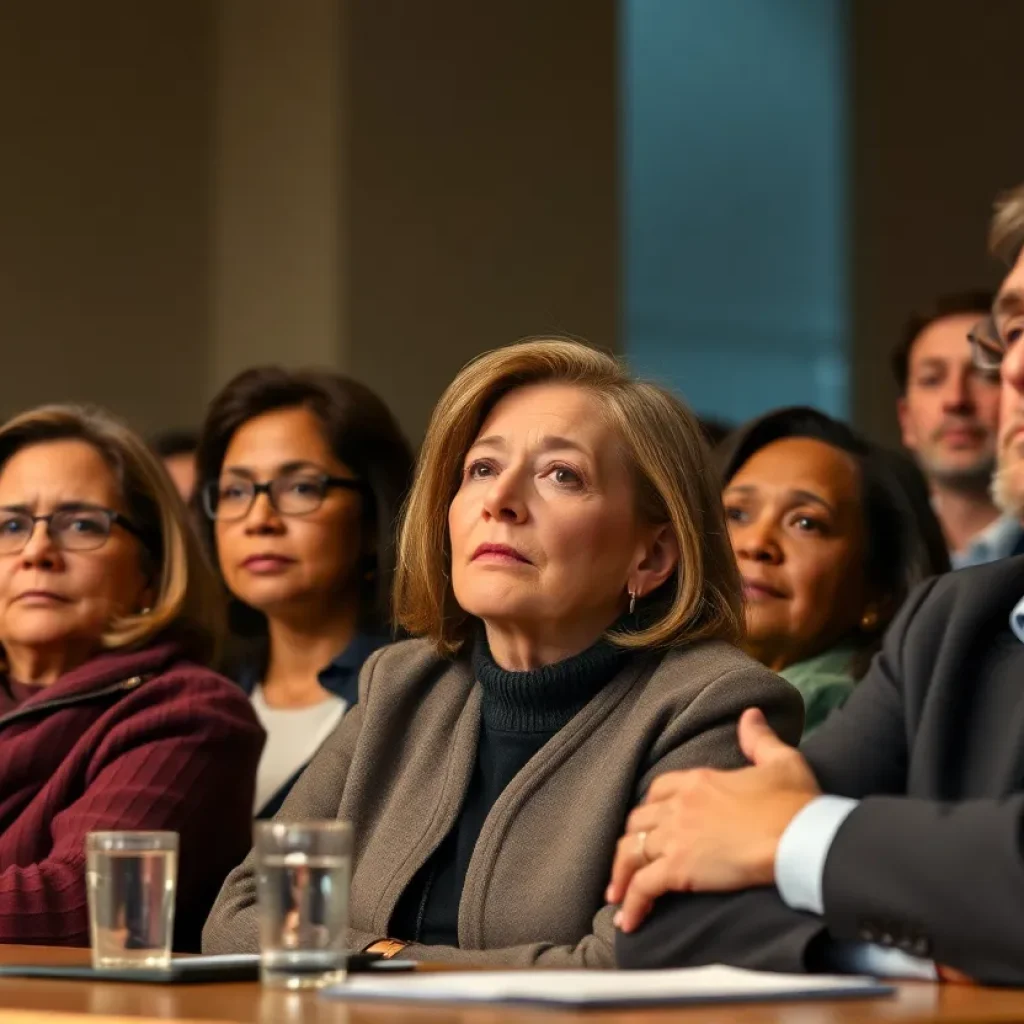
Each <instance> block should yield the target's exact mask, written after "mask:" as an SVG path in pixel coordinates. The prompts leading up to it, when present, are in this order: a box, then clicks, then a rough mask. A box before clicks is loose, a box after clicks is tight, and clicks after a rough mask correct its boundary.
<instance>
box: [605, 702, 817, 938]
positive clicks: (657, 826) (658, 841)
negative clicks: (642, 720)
mask: <svg viewBox="0 0 1024 1024" xmlns="http://www.w3.org/2000/svg"><path fill="white" fill-rule="evenodd" d="M739 743H740V748H741V749H742V751H743V753H744V754H745V756H746V757H747V759H748V760H749V761H750V762H751V765H752V767H750V768H741V769H739V770H738V771H731V772H723V771H714V770H711V769H695V770H692V771H684V772H670V773H667V774H665V775H662V776H659V777H658V778H657V779H655V780H654V782H653V783H652V784H651V787H650V789H649V790H648V792H647V795H646V796H645V798H644V801H643V803H642V804H640V806H639V807H637V808H636V809H635V810H634V811H633V813H632V814H631V815H630V816H629V820H628V821H627V824H626V834H625V835H624V836H623V837H622V838H621V839H620V840H619V844H618V849H617V852H616V856H615V863H614V866H613V868H612V881H611V884H610V885H609V887H608V892H607V898H608V901H609V902H610V903H619V904H621V908H620V910H619V913H618V914H617V915H616V923H617V924H618V926H619V927H620V928H621V929H622V930H623V931H626V932H629V931H632V930H633V929H635V928H636V927H637V926H638V925H639V924H640V923H641V922H642V921H643V919H644V918H645V917H646V916H647V914H648V913H649V911H650V909H651V907H652V905H653V903H654V900H655V899H657V897H658V896H660V895H662V894H663V893H665V892H670V891H674V892H688V891H692V892H726V891H732V890H737V889H748V888H752V887H755V886H762V885H771V884H773V882H774V880H775V853H776V850H777V848H778V845H779V840H780V839H781V838H782V834H783V833H784V832H785V831H786V828H787V827H788V825H789V823H790V822H791V821H792V820H793V818H794V817H796V815H797V814H798V813H799V812H800V811H801V810H802V809H803V808H804V807H805V806H806V805H807V804H808V803H810V801H811V800H813V799H814V798H815V797H817V796H819V795H820V794H821V791H820V789H819V788H818V784H817V781H816V780H815V778H814V774H813V773H812V772H811V769H810V767H809V766H808V764H807V762H806V761H805V760H804V758H803V756H802V755H801V754H800V752H799V751H798V750H796V749H795V748H794V747H790V746H788V745H787V744H785V743H783V742H782V741H781V740H780V739H779V738H778V736H776V734H775V733H774V732H773V731H772V729H771V727H770V726H769V725H768V723H767V721H766V720H765V718H764V715H762V714H761V712H760V711H758V710H757V709H750V710H748V711H746V712H744V714H743V716H742V717H741V719H740V723H739Z"/></svg>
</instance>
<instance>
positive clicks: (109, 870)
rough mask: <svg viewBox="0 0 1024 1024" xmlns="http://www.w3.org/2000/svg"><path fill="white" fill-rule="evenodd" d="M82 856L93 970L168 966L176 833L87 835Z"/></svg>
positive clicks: (172, 925) (98, 833)
mask: <svg viewBox="0 0 1024 1024" xmlns="http://www.w3.org/2000/svg"><path fill="white" fill-rule="evenodd" d="M85 854H86V882H87V889H88V894H89V929H90V933H91V936H92V965H93V967H95V968H96V969H97V970H104V969H122V970H124V969H129V970H130V969H132V968H139V969H141V970H153V969H154V968H155V969H160V968H166V967H169V966H170V962H171V939H172V937H173V934H174V892H175V887H176V885H177V880H178V834H177V832H90V833H89V835H88V836H86V840H85Z"/></svg>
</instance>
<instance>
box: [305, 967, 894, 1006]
mask: <svg viewBox="0 0 1024 1024" xmlns="http://www.w3.org/2000/svg"><path fill="white" fill-rule="evenodd" d="M894 991H895V989H894V988H893V987H892V986H891V985H882V984H879V983H878V982H877V981H875V980H874V979H872V978H857V977H846V976H838V975H821V974H771V973H768V972H766V971H745V970H741V969H740V968H737V967H723V966H720V965H715V966H712V967H685V968H679V969H677V970H667V971H586V970H579V971H556V970H552V971H545V970H533V971H438V972H436V973H431V972H428V973H423V974H403V975H390V976H389V975H380V976H377V975H374V974H372V973H371V974H356V975H352V976H351V977H350V978H349V979H348V980H347V981H346V982H345V983H344V984H342V985H333V986H331V987H330V988H328V989H326V990H324V995H325V996H327V997H328V998H333V999H346V1000H384V1001H401V1002H444V1003H524V1004H533V1005H547V1006H563V1007H587V1006H589V1007H595V1008H597V1007H609V1006H642V1005H653V1004H659V1003H660V1004H679V1003H715V1002H752V1001H768V1000H788V999H840V998H868V997H877V996H887V995H891V994H892V993H893V992H894Z"/></svg>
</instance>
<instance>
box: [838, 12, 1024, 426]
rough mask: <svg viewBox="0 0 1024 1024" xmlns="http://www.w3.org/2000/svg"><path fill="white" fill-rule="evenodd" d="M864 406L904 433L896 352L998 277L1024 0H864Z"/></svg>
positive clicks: (1018, 118)
mask: <svg viewBox="0 0 1024 1024" xmlns="http://www.w3.org/2000/svg"><path fill="white" fill-rule="evenodd" d="M849 9H850V12H851V18H852V26H851V28H852V38H851V42H852V46H853V54H852V56H853V59H852V63H851V66H852V71H853V95H852V101H853V118H854V130H853V138H852V141H851V154H852V165H851V188H852V200H853V206H852V218H851V222H852V231H853V256H852V282H851V286H852V287H851V297H852V306H853V314H854V339H855V341H854V350H853V363H854V365H853V372H854V414H855V418H856V419H857V421H858V422H859V423H860V424H862V425H863V426H865V427H866V428H868V429H869V430H870V431H871V432H872V433H873V434H875V435H876V436H879V437H883V438H889V439H892V440H895V439H896V428H895V421H894V417H893V404H894V401H895V393H896V388H895V384H894V383H893V380H892V375H891V373H890V371H889V353H890V351H891V349H892V347H893V345H894V344H895V342H896V339H897V337H898V335H899V331H900V327H901V324H902V322H903V320H904V318H905V317H906V316H907V313H908V311H909V310H910V309H912V308H913V307H914V306H916V305H919V304H921V303H927V302H928V301H929V300H930V299H932V298H934V296H935V295H936V294H937V293H940V292H942V291H949V290H954V291H959V290H963V289H964V288H970V287H976V286H979V285H984V284H991V283H993V282H995V281H997V280H998V278H999V268H998V267H996V266H995V265H994V264H992V263H991V262H990V261H989V259H988V257H987V255H986V252H985V234H986V229H987V222H988V216H989V211H990V207H991V203H992V199H993V197H994V195H995V193H996V192H997V191H998V190H1000V189H1003V188H1006V187H1008V186H1011V185H1013V184H1015V183H1017V182H1019V181H1022V180H1024V130H1022V124H1024V108H1022V100H1021V89H1020V44H1021V40H1022V39H1024V3H1021V2H1020V0H985V2H984V3H967V2H966V0H899V2H893V0H855V2H854V3H851V4H850V5H849Z"/></svg>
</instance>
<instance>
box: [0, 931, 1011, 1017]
mask: <svg viewBox="0 0 1024 1024" xmlns="http://www.w3.org/2000/svg"><path fill="white" fill-rule="evenodd" d="M88 955H89V954H88V952H87V951H86V950H77V949H75V950H73V949H45V948H42V947H37V946H0V962H2V963H87V962H88ZM81 1014H89V1015H92V1016H93V1017H94V1018H98V1019H104V1020H108V1021H110V1020H117V1019H121V1020H124V1021H125V1024H141V1022H140V1021H139V1018H149V1019H150V1020H152V1019H154V1018H159V1019H162V1020H163V1021H238V1022H244V1024H405V1022H408V1024H512V1022H513V1021H522V1020H532V1021H536V1022H538V1024H568V1022H569V1021H572V1022H575V1024H579V1022H586V1024H667V1022H669V1021H679V1022H681V1024H697V1022H700V1024H704V1022H708V1024H855V1022H861V1021H866V1022H871V1024H877V1022H898V1024H918V1022H924V1021H942V1022H945V1024H950V1022H964V1024H966V1022H968V1021H970V1022H981V1024H990V1022H996V1021H1005V1022H1009V1021H1015V1022H1021V1021H1024V990H1020V991H1014V990H1000V989H983V988H971V987H968V986H951V985H946V986H939V985H926V984H920V983H913V984H905V985H900V986H899V994H898V995H897V996H895V997H894V998H890V999H871V1000H861V1001H847V1000H833V1001H831V1002H830V1001H824V1002H799V1003H766V1004H762V1005H756V1006H755V1005H746V1006H741V1005H734V1006H715V1007H694V1008H690V1009H664V1010H644V1011H637V1010H629V1011H619V1012H614V1013H609V1012H600V1013H590V1012H587V1013H576V1012H554V1011H547V1010H523V1009H520V1008H516V1009H514V1010H503V1009H500V1008H495V1009H491V1008H485V1007H473V1008H469V1007H465V1008H459V1007H451V1008H443V1007H440V1008H439V1007H431V1008H419V1007H413V1006H409V1005H404V1006H403V1005H399V1004H395V1005H393V1006H388V1005H383V1004H379V1003H378V1004H368V1003H364V1004H356V1003H348V1004H345V1003H337V1002H331V1001H328V1000H320V999H318V998H317V997H316V995H315V994H312V993H309V994H297V993H286V992H275V991H266V992H264V991H263V990H262V989H261V988H260V986H259V985H258V984H256V983H254V982H244V983H237V984H223V985H129V984H118V983H114V982H97V981H54V980H43V979H38V980H28V979H25V980H20V979H14V978H5V979H0V1024H89V1022H88V1021H87V1020H86V1019H85V1018H84V1017H82V1016H80V1015H81ZM126 1018H127V1020H125V1019H126Z"/></svg>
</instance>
